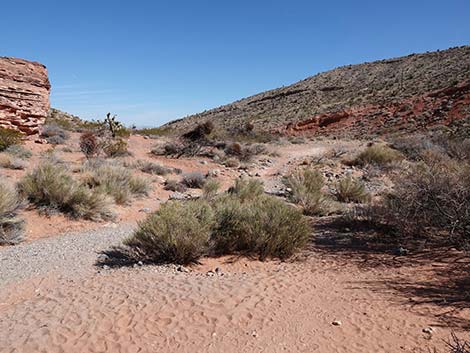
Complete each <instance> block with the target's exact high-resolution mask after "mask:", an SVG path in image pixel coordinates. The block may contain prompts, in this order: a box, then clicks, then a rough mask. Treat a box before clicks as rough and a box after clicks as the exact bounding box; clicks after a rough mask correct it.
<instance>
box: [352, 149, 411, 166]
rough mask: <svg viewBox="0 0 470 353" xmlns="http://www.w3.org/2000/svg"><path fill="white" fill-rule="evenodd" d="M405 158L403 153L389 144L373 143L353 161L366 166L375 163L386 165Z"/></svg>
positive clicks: (355, 163) (354, 163)
mask: <svg viewBox="0 0 470 353" xmlns="http://www.w3.org/2000/svg"><path fill="white" fill-rule="evenodd" d="M402 159H403V155H402V154H401V153H400V152H398V151H397V150H394V149H392V148H390V147H388V146H387V145H382V144H373V145H371V146H368V147H367V148H366V149H365V150H364V151H362V152H361V153H359V155H358V156H357V157H356V158H355V159H354V160H353V161H352V164H353V165H359V166H365V165H368V164H373V165H377V166H386V165H389V164H391V163H394V162H398V161H400V160H402Z"/></svg>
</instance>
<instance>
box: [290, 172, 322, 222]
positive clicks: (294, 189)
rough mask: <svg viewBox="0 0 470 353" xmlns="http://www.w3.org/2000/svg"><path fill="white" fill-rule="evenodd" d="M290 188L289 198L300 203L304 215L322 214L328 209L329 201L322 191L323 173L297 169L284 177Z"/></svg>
mask: <svg viewBox="0 0 470 353" xmlns="http://www.w3.org/2000/svg"><path fill="white" fill-rule="evenodd" d="M284 184H285V185H286V187H288V188H289V189H290V200H291V201H292V202H294V203H296V204H298V205H300V206H301V207H302V208H303V210H304V213H305V214H306V215H310V216H313V215H324V214H326V213H328V211H329V209H330V201H329V200H328V198H327V197H326V195H325V194H324V193H323V191H322V188H323V186H324V184H325V181H324V178H323V175H321V173H320V172H319V171H317V170H313V169H304V170H299V171H296V172H294V173H292V174H291V175H289V176H287V177H285V178H284Z"/></svg>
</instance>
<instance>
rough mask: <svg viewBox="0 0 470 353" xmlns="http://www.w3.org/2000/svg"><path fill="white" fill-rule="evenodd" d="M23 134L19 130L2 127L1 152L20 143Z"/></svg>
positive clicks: (0, 131)
mask: <svg viewBox="0 0 470 353" xmlns="http://www.w3.org/2000/svg"><path fill="white" fill-rule="evenodd" d="M21 138H22V135H21V133H20V132H19V131H16V130H11V129H4V128H1V127H0V152H2V151H4V150H6V149H7V148H8V147H10V146H13V145H19V144H21V142H22V139H21Z"/></svg>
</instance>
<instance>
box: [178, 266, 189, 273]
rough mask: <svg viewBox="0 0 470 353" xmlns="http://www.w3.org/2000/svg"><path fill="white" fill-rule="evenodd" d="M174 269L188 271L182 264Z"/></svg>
mask: <svg viewBox="0 0 470 353" xmlns="http://www.w3.org/2000/svg"><path fill="white" fill-rule="evenodd" d="M176 271H178V272H184V273H188V272H189V270H188V269H187V268H186V267H184V266H178V268H177V269H176Z"/></svg>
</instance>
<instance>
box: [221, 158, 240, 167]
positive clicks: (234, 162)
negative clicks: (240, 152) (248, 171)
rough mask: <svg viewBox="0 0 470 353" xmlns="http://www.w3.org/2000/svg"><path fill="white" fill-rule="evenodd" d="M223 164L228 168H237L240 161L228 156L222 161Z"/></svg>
mask: <svg viewBox="0 0 470 353" xmlns="http://www.w3.org/2000/svg"><path fill="white" fill-rule="evenodd" d="M224 165H225V166H226V167H229V168H238V167H239V166H240V161H239V160H238V159H236V158H228V159H226V160H225V161H224Z"/></svg>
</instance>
